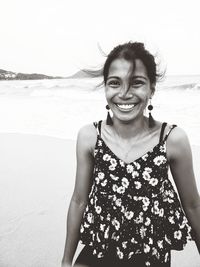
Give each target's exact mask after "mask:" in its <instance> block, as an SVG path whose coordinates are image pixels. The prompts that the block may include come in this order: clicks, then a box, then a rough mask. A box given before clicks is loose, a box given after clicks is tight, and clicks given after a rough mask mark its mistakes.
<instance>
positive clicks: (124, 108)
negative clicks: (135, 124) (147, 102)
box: [115, 103, 138, 112]
mask: <svg viewBox="0 0 200 267" xmlns="http://www.w3.org/2000/svg"><path fill="white" fill-rule="evenodd" d="M137 104H138V103H132V104H117V103H115V105H116V106H117V108H118V109H119V110H121V111H126V112H128V111H131V110H133V109H134V107H135V106H137Z"/></svg>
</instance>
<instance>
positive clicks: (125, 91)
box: [118, 85, 133, 99]
mask: <svg viewBox="0 0 200 267" xmlns="http://www.w3.org/2000/svg"><path fill="white" fill-rule="evenodd" d="M129 89H130V88H129V85H124V86H122V87H121V88H120V91H119V94H118V95H119V97H120V98H123V99H129V98H131V97H133V94H132V93H131V92H130V90H129Z"/></svg>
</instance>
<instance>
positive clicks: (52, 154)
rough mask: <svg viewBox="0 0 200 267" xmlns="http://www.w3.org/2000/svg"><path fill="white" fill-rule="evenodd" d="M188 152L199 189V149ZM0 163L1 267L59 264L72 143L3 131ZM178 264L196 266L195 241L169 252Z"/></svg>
mask: <svg viewBox="0 0 200 267" xmlns="http://www.w3.org/2000/svg"><path fill="white" fill-rule="evenodd" d="M192 150H193V155H194V167H195V173H196V176H197V177H198V185H199V179H200V168H199V158H200V148H199V147H198V146H193V147H192ZM0 160H1V165H0V177H1V179H0V190H1V191H0V210H1V213H0V221H1V224H0V266H1V267H46V266H48V267H58V266H60V261H61V258H62V254H63V247H64V242H65V231H66V215H67V209H68V205H69V201H70V197H71V194H72V191H73V186H74V178H75V162H76V161H75V141H72V140H66V139H61V138H55V137H47V136H40V135H30V134H17V133H1V134H0ZM82 247H83V245H81V244H79V246H78V248H77V252H76V255H75V257H76V256H77V254H78V253H79V251H80V250H81V249H82ZM180 266H181V267H198V266H200V259H199V256H198V252H197V249H196V247H195V245H194V243H193V242H190V243H189V244H188V246H187V247H186V248H185V250H184V251H181V252H176V251H173V252H172V267H180Z"/></svg>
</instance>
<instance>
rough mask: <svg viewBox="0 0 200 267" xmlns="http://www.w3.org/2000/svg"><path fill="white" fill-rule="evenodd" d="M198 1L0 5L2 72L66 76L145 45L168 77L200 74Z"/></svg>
mask: <svg viewBox="0 0 200 267" xmlns="http://www.w3.org/2000/svg"><path fill="white" fill-rule="evenodd" d="M198 2H199V0H180V1H179V0H165V1H164V0H137V1H134V0H120V1H118V0H99V1H96V0H0V38H1V39H0V68H2V69H6V70H11V71H16V72H27V73H30V72H37V73H44V74H50V75H63V76H67V75H70V74H72V73H74V72H76V71H77V70H78V69H79V68H82V67H94V66H97V65H98V64H100V63H103V61H104V60H105V58H104V57H103V56H102V55H101V53H100V51H99V49H98V45H97V44H98V43H99V44H100V46H101V48H102V49H103V50H104V51H105V52H106V53H108V52H109V51H110V50H111V49H112V48H113V46H115V45H117V44H119V43H122V42H126V41H129V40H133V41H144V42H145V43H146V45H147V48H149V49H150V51H151V52H153V53H156V52H158V53H159V55H160V57H161V59H162V62H163V63H164V66H167V74H200V52H199V49H200V34H199V27H200V15H199V10H200V9H199V6H198Z"/></svg>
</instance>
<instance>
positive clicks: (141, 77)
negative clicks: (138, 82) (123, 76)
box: [108, 75, 147, 80]
mask: <svg viewBox="0 0 200 267" xmlns="http://www.w3.org/2000/svg"><path fill="white" fill-rule="evenodd" d="M137 78H140V79H144V80H147V78H146V77H145V76H141V75H135V76H132V77H131V79H137ZM109 79H118V80H120V77H118V76H109V77H108V80H109Z"/></svg>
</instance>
